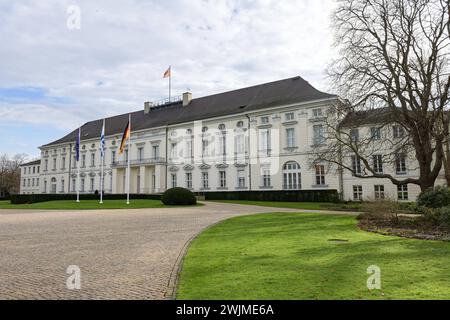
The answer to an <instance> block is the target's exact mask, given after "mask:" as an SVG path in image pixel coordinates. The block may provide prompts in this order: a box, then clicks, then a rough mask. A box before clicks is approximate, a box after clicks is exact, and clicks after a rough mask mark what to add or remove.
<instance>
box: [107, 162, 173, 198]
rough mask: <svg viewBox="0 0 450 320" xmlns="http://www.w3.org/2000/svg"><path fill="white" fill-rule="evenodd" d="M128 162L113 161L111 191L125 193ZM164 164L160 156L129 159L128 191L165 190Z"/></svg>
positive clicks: (147, 192)
mask: <svg viewBox="0 0 450 320" xmlns="http://www.w3.org/2000/svg"><path fill="white" fill-rule="evenodd" d="M127 166H128V163H127V162H126V161H119V162H115V163H114V164H113V165H112V167H113V170H112V174H113V188H112V192H113V193H126V192H127V185H126V183H127V182H126V174H127ZM165 170H166V164H165V161H164V159H162V158H152V159H143V160H131V162H130V193H136V194H151V193H159V192H164V191H165V186H166V181H165Z"/></svg>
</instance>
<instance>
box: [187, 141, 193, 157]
mask: <svg viewBox="0 0 450 320" xmlns="http://www.w3.org/2000/svg"><path fill="white" fill-rule="evenodd" d="M192 157H193V154H192V139H191V138H190V137H189V138H188V140H186V158H188V159H191V158H192Z"/></svg>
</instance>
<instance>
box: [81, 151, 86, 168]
mask: <svg viewBox="0 0 450 320" xmlns="http://www.w3.org/2000/svg"><path fill="white" fill-rule="evenodd" d="M81 167H82V168H85V167H86V155H85V154H83V155H81Z"/></svg>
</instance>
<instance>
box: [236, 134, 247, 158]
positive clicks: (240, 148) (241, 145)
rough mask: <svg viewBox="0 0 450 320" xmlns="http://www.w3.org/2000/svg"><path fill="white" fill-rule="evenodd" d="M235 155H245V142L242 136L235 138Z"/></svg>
mask: <svg viewBox="0 0 450 320" xmlns="http://www.w3.org/2000/svg"><path fill="white" fill-rule="evenodd" d="M236 153H237V154H244V153H245V140H244V135H243V134H238V135H237V136H236Z"/></svg>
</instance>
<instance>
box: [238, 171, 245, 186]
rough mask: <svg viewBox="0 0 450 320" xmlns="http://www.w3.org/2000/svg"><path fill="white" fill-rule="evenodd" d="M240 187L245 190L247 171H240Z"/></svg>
mask: <svg viewBox="0 0 450 320" xmlns="http://www.w3.org/2000/svg"><path fill="white" fill-rule="evenodd" d="M238 187H239V188H245V171H244V170H238Z"/></svg>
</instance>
